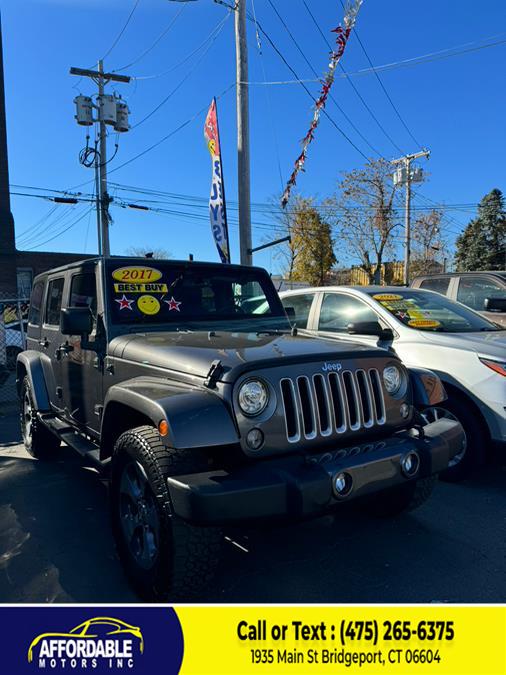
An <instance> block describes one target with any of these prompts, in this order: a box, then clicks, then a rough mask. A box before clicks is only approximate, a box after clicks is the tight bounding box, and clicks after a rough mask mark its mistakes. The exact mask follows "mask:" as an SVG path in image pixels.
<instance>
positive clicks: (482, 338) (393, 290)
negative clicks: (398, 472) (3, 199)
mask: <svg viewBox="0 0 506 675" xmlns="http://www.w3.org/2000/svg"><path fill="white" fill-rule="evenodd" d="M280 297H281V300H282V302H283V305H284V307H285V309H286V310H287V314H288V316H289V317H290V318H291V320H292V321H293V322H295V323H296V325H297V328H298V330H302V331H303V332H304V333H308V334H310V335H314V336H317V337H320V338H328V339H334V340H335V339H337V340H350V341H353V342H361V343H366V344H374V345H376V344H378V345H379V346H383V347H384V348H386V349H394V350H395V352H396V353H397V354H398V355H399V357H400V358H401V359H402V361H404V363H405V364H406V365H407V366H408V367H409V366H412V367H416V366H419V367H424V368H430V370H433V371H434V372H436V373H437V374H438V375H439V377H440V378H441V380H442V381H443V383H444V385H445V388H446V390H447V393H448V399H447V401H445V402H444V403H443V404H439V405H438V407H437V408H433V409H430V410H427V411H426V412H425V416H426V418H427V421H429V420H430V421H432V419H433V418H437V417H439V416H442V415H443V416H447V417H452V418H456V419H458V420H459V421H460V422H461V424H462V426H463V427H464V431H465V432H466V440H465V442H464V445H463V447H462V452H461V453H459V454H458V455H457V457H456V458H455V459H454V460H453V462H452V465H451V466H450V468H449V469H448V470H447V472H446V474H445V477H446V478H447V479H449V480H458V479H460V478H463V477H465V476H467V475H469V473H470V471H471V470H472V468H474V467H475V466H476V465H478V464H479V463H480V462H481V461H482V460H483V458H484V454H485V450H486V448H487V446H488V445H490V442H493V443H494V444H497V445H500V446H504V447H505V448H506V330H504V329H501V327H499V326H498V325H497V324H495V323H492V322H490V321H488V320H487V319H486V318H485V317H483V316H481V315H480V314H478V313H477V312H474V311H472V310H470V309H468V308H467V307H465V306H464V305H462V304H461V303H459V302H454V301H453V300H450V299H449V298H446V297H444V296H443V295H440V294H439V293H434V292H432V291H424V290H419V289H413V288H399V287H397V286H392V287H384V286H357V287H345V286H330V287H323V288H306V289H303V290H297V291H286V292H284V293H280Z"/></svg>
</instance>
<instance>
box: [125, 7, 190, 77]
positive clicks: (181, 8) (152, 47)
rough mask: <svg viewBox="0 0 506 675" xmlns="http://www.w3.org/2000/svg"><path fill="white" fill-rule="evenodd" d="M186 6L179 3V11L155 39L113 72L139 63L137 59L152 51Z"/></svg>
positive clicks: (139, 59) (140, 59)
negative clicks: (131, 59) (136, 55)
mask: <svg viewBox="0 0 506 675" xmlns="http://www.w3.org/2000/svg"><path fill="white" fill-rule="evenodd" d="M185 8H186V3H184V4H183V5H181V7H180V9H179V11H178V12H177V13H176V15H175V16H173V17H172V19H171V20H170V22H169V25H168V26H167V27H166V28H165V29H164V30H163V31H162V32H161V33H160V35H159V36H158V37H157V38H156V39H155V41H154V42H153V43H152V44H151V46H149V47H148V48H147V49H145V50H144V51H143V52H142V53H141V54H140V55H139V56H138V57H137V58H136V59H134V60H133V61H131V62H130V63H127V65H126V66H121V68H116V70H113V71H112V72H113V73H120V72H121V71H122V70H127V68H130V67H131V66H134V65H135V64H136V63H139V61H142V59H143V58H144V57H145V56H146V55H147V54H149V52H151V51H153V49H154V48H155V47H156V45H157V44H158V43H159V42H160V41H161V40H162V39H163V38H164V37H165V36H166V35H167V33H168V32H169V31H170V30H171V28H172V26H173V25H174V24H175V23H176V21H177V20H178V19H179V17H180V15H181V14H182V12H183V11H184V9H185Z"/></svg>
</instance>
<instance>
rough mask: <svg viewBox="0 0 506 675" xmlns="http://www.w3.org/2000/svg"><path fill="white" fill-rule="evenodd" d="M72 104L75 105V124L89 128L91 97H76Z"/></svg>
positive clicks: (91, 108) (91, 106)
mask: <svg viewBox="0 0 506 675" xmlns="http://www.w3.org/2000/svg"><path fill="white" fill-rule="evenodd" d="M74 103H75V104H76V114H75V118H76V120H77V123H78V124H81V125H82V126H84V127H90V126H91V125H92V124H93V102H92V100H91V96H82V95H80V96H76V97H75V99H74Z"/></svg>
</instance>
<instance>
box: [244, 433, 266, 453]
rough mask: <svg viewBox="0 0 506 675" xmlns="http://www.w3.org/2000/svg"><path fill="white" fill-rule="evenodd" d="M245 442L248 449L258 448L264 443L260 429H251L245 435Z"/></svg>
mask: <svg viewBox="0 0 506 675" xmlns="http://www.w3.org/2000/svg"><path fill="white" fill-rule="evenodd" d="M246 444H247V446H248V448H250V450H259V449H260V448H261V447H262V445H263V444H264V435H263V432H262V431H261V430H260V429H251V430H250V431H248V434H247V436H246Z"/></svg>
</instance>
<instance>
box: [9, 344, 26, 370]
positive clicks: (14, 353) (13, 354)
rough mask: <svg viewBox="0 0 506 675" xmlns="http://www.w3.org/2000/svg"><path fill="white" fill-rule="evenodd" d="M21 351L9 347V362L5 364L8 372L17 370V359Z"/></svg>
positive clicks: (17, 348)
mask: <svg viewBox="0 0 506 675" xmlns="http://www.w3.org/2000/svg"><path fill="white" fill-rule="evenodd" d="M21 351H22V350H21V349H20V348H19V347H7V361H6V363H5V365H6V366H7V370H16V359H17V358H18V354H21Z"/></svg>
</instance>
